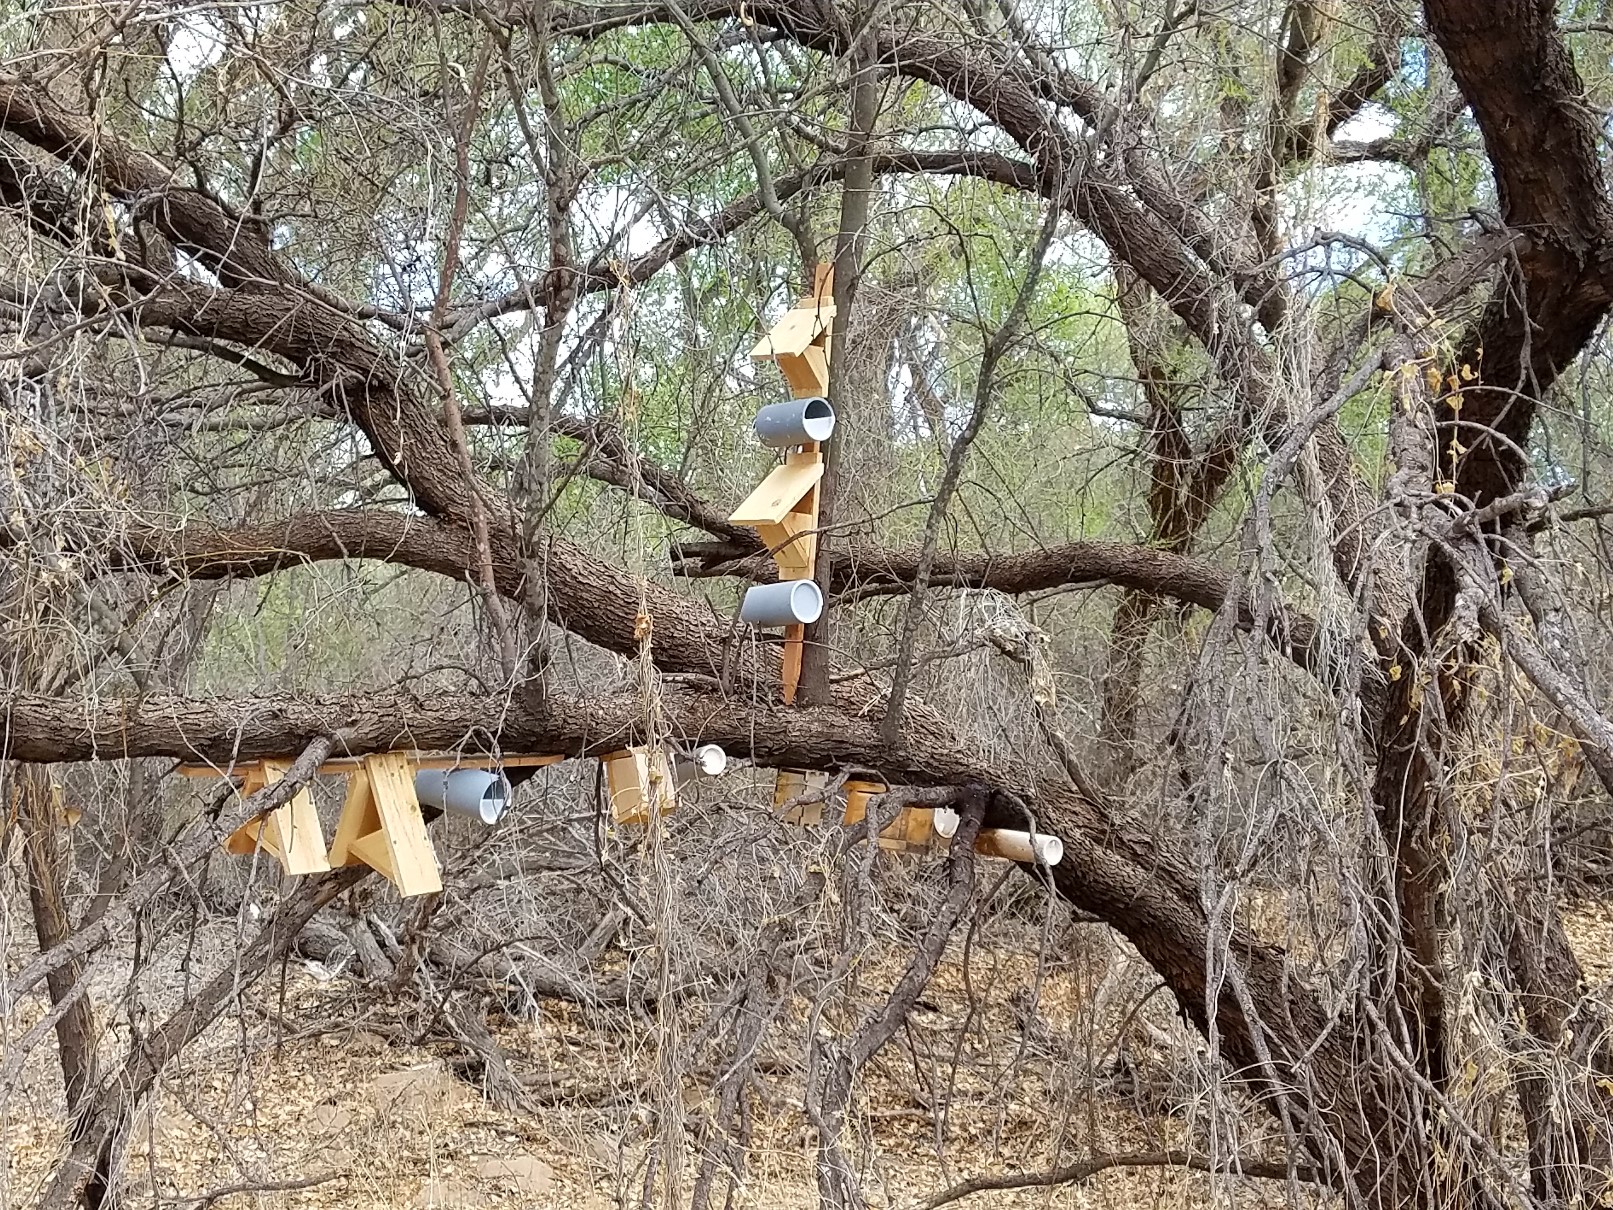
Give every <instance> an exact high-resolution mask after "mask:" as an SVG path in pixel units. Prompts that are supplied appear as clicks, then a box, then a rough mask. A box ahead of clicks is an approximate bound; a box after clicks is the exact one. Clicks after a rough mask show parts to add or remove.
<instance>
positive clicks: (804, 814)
mask: <svg viewBox="0 0 1613 1210" xmlns="http://www.w3.org/2000/svg"><path fill="white" fill-rule="evenodd" d="M828 784H829V775H828V774H827V773H820V772H818V771H816V770H814V769H780V770H779V771H778V773H777V775H776V776H775V777H774V780H773V809H774V810H775V811H783V815H782V816H781V818H782V819H783V820H784V822H785V823H793V824H798V825H800V826H802V827H811V826H813V825H815V824H820V823H822V822H823V801H822V800H821V799H820V800H819V801H817V802H808V803H798V804H796V805H795V806H793V807H790V808H788V809H787V810H786V809H785V804H786V803H788V802H790V801H791V800H792V799H796V798H800V797H801V796H802V795H803V794H806V793H808V792H809V791H813V790H822V789H823V788H824V787H825V786H827V785H828Z"/></svg>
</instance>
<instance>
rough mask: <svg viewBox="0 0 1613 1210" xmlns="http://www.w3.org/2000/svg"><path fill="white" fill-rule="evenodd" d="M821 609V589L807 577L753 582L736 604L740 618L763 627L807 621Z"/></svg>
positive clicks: (813, 620) (793, 624) (811, 619)
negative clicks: (759, 582) (740, 601)
mask: <svg viewBox="0 0 1613 1210" xmlns="http://www.w3.org/2000/svg"><path fill="white" fill-rule="evenodd" d="M822 613H823V592H822V591H821V590H820V589H819V588H818V586H817V585H816V584H815V583H813V582H812V581H811V580H780V581H779V582H778V583H777V584H756V585H753V586H752V587H751V589H750V590H749V591H748V592H746V593H745V602H744V604H742V605H741V606H740V607H739V619H740V621H742V622H748V623H749V624H750V625H752V626H756V627H759V628H760V629H763V630H768V629H771V628H774V627H778V626H804V625H808V624H810V623H812V622H816V621H817V620H818V617H819V615H820V614H822Z"/></svg>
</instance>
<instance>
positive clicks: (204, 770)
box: [174, 750, 566, 778]
mask: <svg viewBox="0 0 1613 1210" xmlns="http://www.w3.org/2000/svg"><path fill="white" fill-rule="evenodd" d="M399 754H400V755H404V756H407V757H408V758H409V759H410V760H411V761H413V762H414V767H415V768H416V769H525V768H533V767H539V768H541V767H543V766H546V765H554V764H559V763H560V762H561V761H563V760H565V759H566V757H565V756H564V755H563V754H560V755H556V754H553V753H550V754H545V755H541V756H535V755H505V756H487V755H479V754H475V753H471V754H467V755H459V754H454V753H447V754H444V753H426V752H416V751H412V750H400V753H399ZM257 767H258V762H257V761H253V762H251V763H250V764H241V765H237V766H236V767H235V768H234V769H233V770H229V769H215V768H214V767H213V766H212V765H180V766H179V767H178V768H177V769H175V770H174V772H176V773H178V774H180V775H181V776H182V777H226V776H228V777H248V778H250V777H251V776H252V772H253V771H254V770H256V769H257ZM363 767H364V758H363V757H362V756H334V757H332V758H331V759H330V760H327V761H326V762H325V763H324V764H322V765H320V766H319V771H320V772H321V773H325V774H330V775H335V774H339V773H350V772H352V771H353V770H354V769H361V768H363Z"/></svg>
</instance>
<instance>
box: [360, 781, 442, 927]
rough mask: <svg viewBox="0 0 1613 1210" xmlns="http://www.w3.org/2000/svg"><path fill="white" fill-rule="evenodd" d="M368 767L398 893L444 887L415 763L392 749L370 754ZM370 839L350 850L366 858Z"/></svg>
mask: <svg viewBox="0 0 1613 1210" xmlns="http://www.w3.org/2000/svg"><path fill="white" fill-rule="evenodd" d="M364 771H365V773H367V774H368V775H369V781H370V794H371V796H372V797H373V798H374V800H375V811H376V814H377V816H379V818H380V822H381V829H380V830H381V834H382V836H384V837H385V838H386V857H387V859H389V860H390V863H391V866H392V872H391V874H390V875H389V877H390V878H391V879H392V882H393V883H394V884H395V885H396V886H397V888H398V893H399V894H400V895H403V896H404V897H408V896H410V895H426V894H430V893H432V892H435V891H440V890H442V874H441V872H440V871H439V870H438V868H437V854H436V852H435V851H434V850H433V849H432V847H431V837H430V836H428V835H426V821H425V818H424V817H423V816H422V815H421V814H420V802H419V800H418V799H416V798H415V796H414V763H413V762H412V761H411V760H410V759H409V758H408V757H407V756H405V755H402V754H399V753H391V752H388V753H383V754H381V755H378V756H366V757H365V758H364ZM368 839H369V838H368V837H360V838H359V839H358V840H357V841H356V842H354V844H353V845H349V846H348V852H349V853H353V852H355V851H356V852H357V853H358V855H359V856H360V858H363V857H364V854H365V853H366V852H367V851H370V846H369V845H368V844H367V843H366V841H367V840H368ZM355 846H357V847H356V848H355ZM369 864H374V863H373V862H372V863H369ZM377 868H379V867H377ZM381 872H382V873H386V872H387V871H385V870H382V871H381Z"/></svg>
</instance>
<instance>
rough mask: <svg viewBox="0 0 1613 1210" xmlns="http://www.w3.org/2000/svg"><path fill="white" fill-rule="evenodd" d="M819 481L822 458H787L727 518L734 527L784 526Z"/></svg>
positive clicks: (821, 475)
mask: <svg viewBox="0 0 1613 1210" xmlns="http://www.w3.org/2000/svg"><path fill="white" fill-rule="evenodd" d="M822 478H823V455H822V454H816V455H815V456H811V457H805V458H797V457H796V456H795V455H791V457H790V459H789V460H786V461H785V463H784V465H783V466H775V467H774V468H773V469H772V470H771V471H769V472H768V475H767V478H766V479H763V480H762V482H761V485H760V486H759V487H757V489H756V490H755V491H753V492H752V493H751V494H750V495H748V496H746V497H745V499H744V500H742V501H740V504H739V507H738V508H736V509H734V511H733V512H732V513H730V514H729V515H728V519H729V520H730V521H732V522H733V523H734V524H735V525H754V526H756V527H757V528H758V529H760V528H761V527H763V526H766V525H772V526H779V525H784V524H785V523H786V520H787V519H788V518H789V517H790V515H791V514H792V513H794V512H795V511H796V507H797V506H798V505H799V504H800V503H801V502H802V500H804V499H805V498H806V496H807V494H808V493H810V492H812V491H813V489H814V488H816V487H817V486H818V480H820V479H822Z"/></svg>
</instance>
